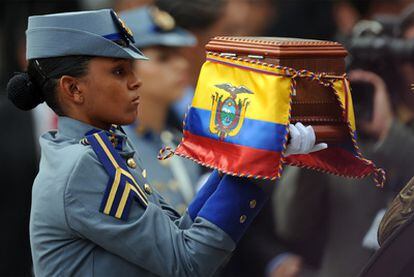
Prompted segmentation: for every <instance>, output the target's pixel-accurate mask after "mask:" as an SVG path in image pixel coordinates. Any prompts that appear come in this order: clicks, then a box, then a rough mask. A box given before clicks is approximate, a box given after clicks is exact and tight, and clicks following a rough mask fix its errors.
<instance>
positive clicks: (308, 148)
mask: <svg viewBox="0 0 414 277" xmlns="http://www.w3.org/2000/svg"><path fill="white" fill-rule="evenodd" d="M289 134H290V142H289V144H288V145H287V147H286V151H285V153H284V156H285V157H287V156H289V155H295V154H308V153H311V152H315V151H319V150H322V149H326V148H328V145H327V144H326V143H319V144H316V145H315V140H316V137H315V131H314V130H313V128H312V126H307V127H305V126H303V124H302V123H300V122H298V123H296V124H295V125H293V124H289Z"/></svg>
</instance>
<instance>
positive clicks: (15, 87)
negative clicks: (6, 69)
mask: <svg viewBox="0 0 414 277" xmlns="http://www.w3.org/2000/svg"><path fill="white" fill-rule="evenodd" d="M7 94H8V97H9V99H10V101H12V102H13V104H14V105H15V106H16V107H18V108H19V109H21V110H24V111H28V110H31V109H33V108H34V107H36V106H37V105H39V104H40V103H42V102H43V101H44V99H43V98H42V97H41V93H40V91H39V89H38V88H37V87H36V86H35V84H34V83H33V82H32V81H31V80H30V77H29V75H28V74H27V73H18V74H16V75H14V76H13V77H12V78H11V79H10V80H9V82H8V84H7Z"/></svg>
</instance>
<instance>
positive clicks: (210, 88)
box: [192, 57, 291, 124]
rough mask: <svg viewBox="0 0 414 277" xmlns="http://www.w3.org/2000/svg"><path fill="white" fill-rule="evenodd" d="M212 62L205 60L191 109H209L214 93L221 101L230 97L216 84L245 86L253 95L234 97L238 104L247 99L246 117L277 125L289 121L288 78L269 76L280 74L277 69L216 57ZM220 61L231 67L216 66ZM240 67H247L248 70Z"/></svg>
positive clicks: (289, 90)
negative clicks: (221, 98)
mask: <svg viewBox="0 0 414 277" xmlns="http://www.w3.org/2000/svg"><path fill="white" fill-rule="evenodd" d="M214 60H216V61H218V62H214V61H210V60H207V61H206V62H205V63H204V65H203V67H202V69H201V72H200V77H199V80H198V83H197V88H196V92H195V96H194V99H193V103H192V106H193V107H194V108H199V109H204V110H211V108H212V97H213V95H214V94H216V93H218V94H219V95H222V96H223V98H226V97H229V96H230V93H229V92H226V91H225V90H223V89H220V88H217V87H216V85H220V84H229V85H231V86H233V87H239V86H244V87H246V88H247V89H248V90H250V91H252V92H253V94H247V93H241V94H238V95H237V101H238V100H239V99H240V100H244V99H246V98H247V101H249V104H248V107H247V110H246V115H245V117H246V118H249V119H255V120H261V121H267V122H272V123H279V124H287V123H288V122H289V109H290V103H289V102H290V93H291V88H290V84H291V79H290V78H286V77H284V76H275V75H271V74H278V73H280V74H282V72H280V70H279V69H276V68H269V67H266V66H264V65H257V64H251V63H248V62H245V61H237V60H229V59H226V60H224V59H221V58H219V57H214ZM222 61H225V62H226V63H231V64H230V65H228V64H222V63H219V62H222ZM240 67H248V68H250V70H246V69H242V68H240ZM255 70H256V71H255ZM257 71H260V72H257ZM266 72H267V73H268V74H266Z"/></svg>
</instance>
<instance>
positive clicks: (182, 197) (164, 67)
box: [119, 6, 200, 214]
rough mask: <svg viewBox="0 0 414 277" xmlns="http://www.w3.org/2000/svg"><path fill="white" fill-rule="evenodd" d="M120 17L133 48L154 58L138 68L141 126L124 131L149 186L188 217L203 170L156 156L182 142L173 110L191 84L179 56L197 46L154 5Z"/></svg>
mask: <svg viewBox="0 0 414 277" xmlns="http://www.w3.org/2000/svg"><path fill="white" fill-rule="evenodd" d="M119 16H120V17H121V18H122V19H123V20H124V21H125V23H126V24H127V25H128V26H129V27H130V28H131V30H132V32H133V33H134V36H135V43H134V46H136V47H137V48H139V49H140V50H141V51H142V52H143V53H144V54H145V56H147V57H148V58H149V59H150V60H149V61H148V62H145V63H137V64H136V73H137V75H138V76H140V78H141V79H142V81H143V83H144V84H145V85H144V86H143V87H142V88H140V106H139V109H138V119H137V122H136V123H135V124H133V125H130V126H127V127H126V128H125V132H126V133H127V135H128V138H129V139H130V140H131V143H132V145H133V147H134V148H135V149H136V150H137V151H138V153H139V157H140V159H141V160H142V162H143V164H145V167H146V170H147V179H148V181H149V182H150V183H151V185H152V186H154V187H155V188H156V189H157V190H158V191H159V192H160V193H161V194H162V196H163V197H164V199H165V200H166V201H167V202H168V203H169V204H171V205H172V206H173V207H174V208H175V210H177V211H178V212H179V213H180V214H183V213H184V211H185V208H186V207H187V206H188V204H189V203H190V201H191V199H192V198H193V196H194V191H195V188H194V187H193V185H196V184H197V181H198V179H199V177H200V167H199V166H198V165H197V164H196V163H194V162H192V161H190V160H186V159H181V158H178V157H173V158H171V159H168V160H164V161H159V160H158V159H157V154H158V152H159V150H160V149H161V147H162V146H164V145H166V146H170V147H173V148H175V147H176V146H177V143H178V142H179V141H180V138H181V136H180V132H179V129H178V128H180V127H181V124H182V123H181V121H182V119H181V120H180V122H179V123H178V124H179V126H174V125H173V124H171V120H169V119H171V115H169V111H171V107H172V105H173V103H174V102H176V101H178V100H179V99H181V97H182V96H183V93H184V89H185V87H186V86H187V85H188V82H189V80H188V70H189V64H188V61H187V60H186V59H185V58H184V57H183V56H182V55H181V54H180V51H181V50H182V49H181V48H183V47H189V46H193V45H194V44H195V42H196V40H195V37H194V36H193V35H191V34H190V33H189V32H187V31H185V30H183V29H181V28H179V27H177V26H175V21H174V19H173V18H172V17H171V16H170V15H169V14H168V13H166V12H164V11H161V10H159V9H158V8H156V7H155V6H147V7H144V8H139V9H133V10H130V11H126V12H123V13H120V15H119ZM160 80H162V81H160ZM171 114H172V113H171ZM169 121H170V122H169ZM167 125H169V126H167ZM177 127H178V128H177Z"/></svg>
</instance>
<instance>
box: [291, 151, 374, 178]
mask: <svg viewBox="0 0 414 277" xmlns="http://www.w3.org/2000/svg"><path fill="white" fill-rule="evenodd" d="M285 161H286V163H287V164H288V165H294V166H300V167H311V168H313V169H317V170H318V169H319V170H322V171H328V172H330V173H332V174H337V175H342V176H347V177H355V178H358V177H364V176H367V175H369V174H370V173H372V172H373V171H374V170H375V167H374V165H373V164H372V163H370V162H368V161H367V160H361V159H359V158H357V157H355V156H354V155H353V154H352V153H350V152H349V151H346V150H344V149H343V148H339V147H328V149H326V150H322V151H318V152H314V153H311V154H308V155H291V156H288V157H286V158H285Z"/></svg>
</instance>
